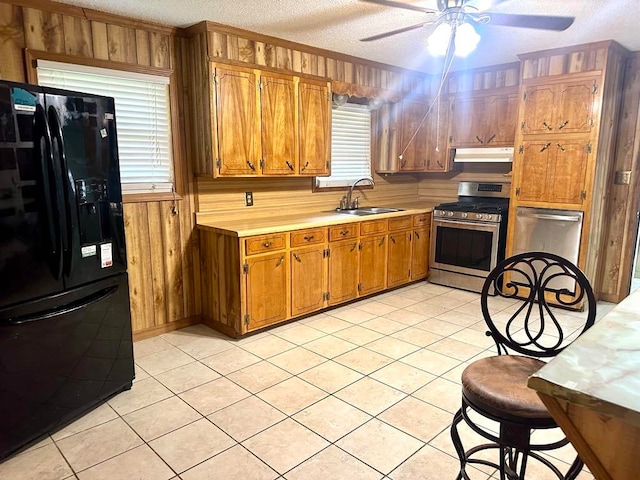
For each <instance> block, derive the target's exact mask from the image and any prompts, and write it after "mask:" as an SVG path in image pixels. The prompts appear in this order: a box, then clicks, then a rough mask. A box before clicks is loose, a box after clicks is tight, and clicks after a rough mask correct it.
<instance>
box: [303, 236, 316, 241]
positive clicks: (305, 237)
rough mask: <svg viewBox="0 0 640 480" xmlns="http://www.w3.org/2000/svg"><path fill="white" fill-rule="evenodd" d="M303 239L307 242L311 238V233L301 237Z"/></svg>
mask: <svg viewBox="0 0 640 480" xmlns="http://www.w3.org/2000/svg"><path fill="white" fill-rule="evenodd" d="M302 238H303V239H304V240H306V241H307V242H310V241H311V240H313V235H305V236H304V237H302Z"/></svg>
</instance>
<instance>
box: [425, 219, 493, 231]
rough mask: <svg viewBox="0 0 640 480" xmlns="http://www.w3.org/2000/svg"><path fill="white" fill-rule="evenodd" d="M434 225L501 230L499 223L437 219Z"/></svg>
mask: <svg viewBox="0 0 640 480" xmlns="http://www.w3.org/2000/svg"><path fill="white" fill-rule="evenodd" d="M433 223H434V224H436V223H438V224H440V225H443V226H446V225H460V226H464V227H468V226H470V225H473V226H477V227H488V228H491V229H492V230H497V229H498V228H500V224H499V223H482V222H459V221H457V220H441V219H436V220H434V221H433Z"/></svg>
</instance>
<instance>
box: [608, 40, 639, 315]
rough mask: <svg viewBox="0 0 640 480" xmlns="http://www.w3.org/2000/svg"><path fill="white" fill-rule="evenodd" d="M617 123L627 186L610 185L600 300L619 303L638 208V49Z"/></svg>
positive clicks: (619, 166) (618, 167)
mask: <svg viewBox="0 0 640 480" xmlns="http://www.w3.org/2000/svg"><path fill="white" fill-rule="evenodd" d="M621 105H622V110H621V113H620V123H619V125H618V136H617V141H616V152H615V165H614V169H615V171H630V172H631V183H630V184H629V185H624V184H622V185H616V184H615V183H612V185H611V187H610V188H611V198H610V203H609V206H608V209H607V215H606V218H607V225H606V234H605V242H604V248H603V255H604V258H603V282H602V286H601V289H602V296H601V297H602V299H603V300H607V301H610V302H619V301H620V300H622V299H623V298H624V297H625V296H626V295H627V293H628V292H629V287H630V283H631V277H632V275H633V272H632V269H633V258H634V254H635V248H636V242H637V234H638V217H637V214H638V211H639V210H640V52H636V53H635V54H634V55H633V56H632V57H630V58H629V59H628V61H627V65H626V72H625V79H624V89H623V92H622V103H621Z"/></svg>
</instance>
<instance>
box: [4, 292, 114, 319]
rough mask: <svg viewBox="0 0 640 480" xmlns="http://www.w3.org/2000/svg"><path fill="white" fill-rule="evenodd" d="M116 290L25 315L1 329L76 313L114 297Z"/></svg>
mask: <svg viewBox="0 0 640 480" xmlns="http://www.w3.org/2000/svg"><path fill="white" fill-rule="evenodd" d="M116 290H118V287H117V286H111V287H107V288H103V289H102V290H98V291H97V292H95V293H92V294H91V295H89V296H88V297H85V298H83V299H81V300H78V301H76V302H73V303H70V304H68V305H65V306H64V307H63V308H59V309H53V310H48V311H45V312H38V313H36V314H31V315H25V316H22V317H16V318H10V319H8V320H5V321H4V322H2V323H0V327H3V326H5V327H6V326H15V325H24V324H26V323H32V322H38V321H40V320H47V319H49V318H53V317H57V316H60V315H67V314H68V313H71V312H74V311H76V310H80V309H81V308H85V307H88V306H89V305H91V304H93V303H97V302H100V301H102V300H104V299H105V298H107V297H108V296H109V295H113V294H114V293H115V291H116Z"/></svg>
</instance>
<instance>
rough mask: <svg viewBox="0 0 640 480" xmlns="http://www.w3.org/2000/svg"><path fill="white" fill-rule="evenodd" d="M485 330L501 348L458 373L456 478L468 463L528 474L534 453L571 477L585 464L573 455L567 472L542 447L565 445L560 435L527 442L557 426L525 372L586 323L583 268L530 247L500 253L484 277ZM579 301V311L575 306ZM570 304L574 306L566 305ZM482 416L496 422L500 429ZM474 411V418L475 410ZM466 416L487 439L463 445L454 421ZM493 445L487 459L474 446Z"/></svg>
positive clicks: (590, 308) (589, 308)
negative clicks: (492, 456)
mask: <svg viewBox="0 0 640 480" xmlns="http://www.w3.org/2000/svg"><path fill="white" fill-rule="evenodd" d="M480 304H481V307H482V315H483V317H484V320H485V322H486V324H487V327H488V330H487V332H486V335H487V336H490V337H492V338H493V340H494V342H495V344H496V347H497V350H498V355H496V356H492V357H487V358H482V359H479V360H477V361H475V362H473V363H472V364H471V365H469V366H468V367H467V368H466V369H465V370H464V371H463V373H462V407H461V408H460V410H458V411H457V412H456V414H455V415H454V418H453V424H452V425H451V438H452V440H453V444H454V446H455V449H456V452H457V454H458V457H459V459H460V473H459V474H458V476H457V479H458V480H459V479H462V478H464V479H466V480H471V477H469V474H468V472H467V471H466V470H465V467H466V465H467V464H472V465H473V464H479V465H486V466H490V467H493V468H497V469H498V470H499V472H500V479H501V480H505V479H508V480H525V473H526V469H527V462H528V460H529V459H534V460H536V461H539V462H541V463H542V464H543V465H545V466H546V467H548V468H549V469H550V470H551V471H552V472H553V473H554V474H555V475H556V476H557V477H558V478H559V479H569V480H571V479H574V478H576V477H577V476H578V474H579V473H580V471H581V470H582V467H583V465H584V464H583V462H582V460H580V457H576V459H575V461H574V462H573V464H572V465H571V466H570V467H569V469H568V470H567V472H566V473H564V474H563V473H562V472H560V470H559V469H558V468H557V467H556V466H555V465H554V464H553V463H551V462H550V461H549V460H548V459H547V458H545V457H544V456H542V455H540V453H539V452H542V451H546V450H552V449H556V448H560V447H563V446H564V445H567V444H568V443H569V441H568V440H567V439H566V438H562V439H560V440H557V441H553V442H551V443H532V441H531V433H532V430H536V429H552V428H558V425H557V424H556V422H555V421H554V420H553V418H552V417H551V415H550V414H549V412H548V411H547V409H546V407H545V406H544V404H543V403H542V401H541V400H540V398H539V397H538V395H537V394H536V392H535V391H534V390H531V389H529V388H528V387H527V379H528V378H529V376H530V375H532V374H533V373H535V372H536V371H538V370H539V369H540V368H541V367H542V366H543V365H544V364H545V362H544V361H543V360H542V359H547V358H550V357H554V356H555V355H557V354H558V353H560V352H561V351H562V350H563V349H564V348H565V347H566V346H567V345H569V344H570V343H571V342H572V341H573V340H575V338H577V337H578V336H579V335H580V334H582V333H583V332H585V331H586V330H587V329H588V328H590V327H591V326H592V325H593V323H594V321H595V316H596V300H595V296H594V294H593V290H592V289H591V286H590V285H589V281H588V280H587V278H586V277H585V275H584V274H583V273H582V272H581V271H580V269H578V267H576V266H575V265H573V264H572V263H571V262H569V261H567V260H565V259H564V258H562V257H559V256H558V255H554V254H551V253H543V252H528V253H521V254H518V255H514V256H513V257H510V258H507V259H505V260H504V261H502V262H501V263H500V264H499V265H497V266H496V268H494V269H493V271H491V273H490V274H489V276H488V277H487V279H486V281H485V283H484V286H483V289H482V294H481V297H480ZM579 308H581V309H582V312H581V313H580V312H576V310H577V309H579ZM570 310H573V311H570ZM478 415H479V416H481V417H484V418H487V419H490V420H493V421H494V422H497V424H498V427H497V429H498V431H497V432H494V431H492V430H491V429H490V428H487V426H486V423H487V422H480V423H483V425H484V426H483V425H480V424H479V422H478V420H474V419H475V418H476V417H477V416H478ZM472 417H473V418H472ZM463 421H464V422H465V423H466V425H468V426H469V427H470V428H471V429H472V430H473V431H474V432H476V433H478V434H479V435H481V436H482V437H484V438H485V439H487V440H488V441H489V443H485V444H482V445H478V446H474V447H472V448H470V449H468V450H465V449H464V447H463V445H462V441H461V438H460V434H459V432H458V426H459V424H460V423H461V422H463ZM490 450H495V451H496V458H495V460H494V459H490V460H487V455H484V456H483V457H482V458H480V457H479V456H478V455H477V454H479V453H481V452H486V451H490Z"/></svg>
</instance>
